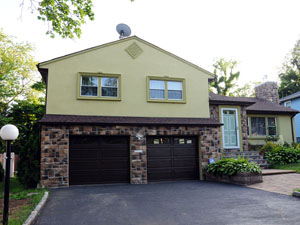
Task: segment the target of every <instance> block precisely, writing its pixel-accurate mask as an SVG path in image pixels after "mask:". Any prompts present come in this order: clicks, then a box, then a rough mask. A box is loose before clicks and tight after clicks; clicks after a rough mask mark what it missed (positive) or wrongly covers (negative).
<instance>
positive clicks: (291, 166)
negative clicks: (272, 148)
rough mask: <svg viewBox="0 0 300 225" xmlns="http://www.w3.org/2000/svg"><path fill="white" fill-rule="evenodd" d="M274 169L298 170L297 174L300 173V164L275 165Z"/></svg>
mask: <svg viewBox="0 0 300 225" xmlns="http://www.w3.org/2000/svg"><path fill="white" fill-rule="evenodd" d="M273 168H274V169H280V170H296V172H297V173H300V163H292V164H287V165H275V166H273Z"/></svg>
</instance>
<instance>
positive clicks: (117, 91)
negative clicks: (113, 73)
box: [98, 76, 119, 98]
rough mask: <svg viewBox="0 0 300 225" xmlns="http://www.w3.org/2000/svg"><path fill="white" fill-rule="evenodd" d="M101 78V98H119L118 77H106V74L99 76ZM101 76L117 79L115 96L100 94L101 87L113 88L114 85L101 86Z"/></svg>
mask: <svg viewBox="0 0 300 225" xmlns="http://www.w3.org/2000/svg"><path fill="white" fill-rule="evenodd" d="M99 78H100V79H101V81H100V83H101V87H100V97H101V98H119V79H118V77H106V76H103V77H99ZM102 78H115V79H117V96H103V95H102V88H103V87H104V88H105V87H107V88H115V87H109V86H102ZM98 83H99V82H98Z"/></svg>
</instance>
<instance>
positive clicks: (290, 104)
mask: <svg viewBox="0 0 300 225" xmlns="http://www.w3.org/2000/svg"><path fill="white" fill-rule="evenodd" d="M283 105H284V107H287V108H291V107H292V103H291V101H287V102H284V103H283Z"/></svg>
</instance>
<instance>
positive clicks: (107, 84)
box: [77, 73, 121, 100]
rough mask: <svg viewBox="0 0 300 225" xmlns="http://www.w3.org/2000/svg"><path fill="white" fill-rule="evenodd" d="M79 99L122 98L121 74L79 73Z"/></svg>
mask: <svg viewBox="0 0 300 225" xmlns="http://www.w3.org/2000/svg"><path fill="white" fill-rule="evenodd" d="M78 79H79V81H80V82H79V84H80V87H79V92H78V93H79V94H78V96H77V97H78V99H96V100H121V99H120V75H110V74H109V75H108V74H96V73H95V74H93V73H79V75H78Z"/></svg>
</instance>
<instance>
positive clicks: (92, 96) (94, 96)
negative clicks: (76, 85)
mask: <svg viewBox="0 0 300 225" xmlns="http://www.w3.org/2000/svg"><path fill="white" fill-rule="evenodd" d="M84 77H95V78H97V86H92V85H82V80H83V78H84ZM82 86H84V87H97V95H82V93H81V91H82V90H81V88H82ZM80 97H91V98H97V97H99V77H97V76H92V75H82V76H81V79H80Z"/></svg>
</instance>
